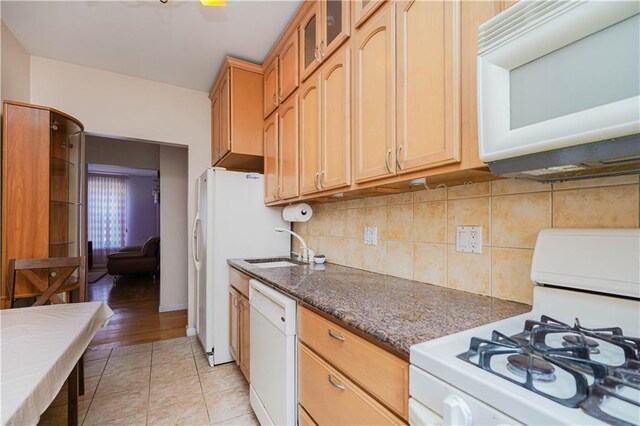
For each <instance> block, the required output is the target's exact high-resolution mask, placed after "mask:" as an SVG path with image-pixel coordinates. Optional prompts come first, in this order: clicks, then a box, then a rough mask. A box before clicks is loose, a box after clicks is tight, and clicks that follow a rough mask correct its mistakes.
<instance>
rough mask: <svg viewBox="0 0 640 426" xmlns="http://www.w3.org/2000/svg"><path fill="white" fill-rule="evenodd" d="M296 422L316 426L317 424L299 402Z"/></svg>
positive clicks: (301, 425)
mask: <svg viewBox="0 0 640 426" xmlns="http://www.w3.org/2000/svg"><path fill="white" fill-rule="evenodd" d="M298 424H299V425H300V426H316V424H317V423H316V422H315V421H314V420H313V419H312V418H311V416H310V415H309V413H307V411H306V410H305V409H304V408H302V405H300V404H298Z"/></svg>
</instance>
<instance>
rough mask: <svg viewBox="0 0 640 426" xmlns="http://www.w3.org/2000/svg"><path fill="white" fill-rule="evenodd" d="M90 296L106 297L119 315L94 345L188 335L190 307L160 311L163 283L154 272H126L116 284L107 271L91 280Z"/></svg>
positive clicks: (122, 344)
mask: <svg viewBox="0 0 640 426" xmlns="http://www.w3.org/2000/svg"><path fill="white" fill-rule="evenodd" d="M87 295H88V300H89V301H104V302H106V303H107V305H109V307H110V308H111V309H112V310H113V312H114V313H115V315H114V316H113V317H112V318H111V320H110V321H109V324H107V326H106V327H103V328H101V329H100V330H98V333H97V334H96V336H95V337H94V338H93V340H92V341H91V344H90V345H89V347H90V348H92V349H106V348H115V347H119V346H128V345H133V344H137V343H146V342H153V341H157V340H163V339H171V338H174V337H180V336H184V335H185V327H186V324H187V311H186V310H181V311H172V312H162V313H160V312H158V306H159V305H160V283H159V282H155V283H154V282H153V278H151V277H150V276H144V275H143V276H125V277H120V278H118V284H117V285H114V284H113V277H112V276H111V275H105V276H104V277H103V278H101V279H100V280H99V281H98V282H96V283H93V284H88V294H87Z"/></svg>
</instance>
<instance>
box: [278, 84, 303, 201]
mask: <svg viewBox="0 0 640 426" xmlns="http://www.w3.org/2000/svg"><path fill="white" fill-rule="evenodd" d="M278 114H279V119H278V135H279V137H278V142H279V147H278V171H279V174H278V177H279V179H278V182H279V183H278V185H279V188H278V198H280V199H282V200H286V199H287V198H293V197H297V196H298V194H299V192H298V95H297V94H294V95H293V96H291V97H290V98H289V99H288V100H287V101H285V102H284V103H283V104H282V105H281V106H280V109H279V110H278Z"/></svg>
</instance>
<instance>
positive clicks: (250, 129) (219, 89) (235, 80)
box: [209, 57, 263, 171]
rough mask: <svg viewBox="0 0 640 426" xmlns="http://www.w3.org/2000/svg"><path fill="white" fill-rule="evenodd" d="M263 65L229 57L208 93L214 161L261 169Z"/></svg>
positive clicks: (232, 167)
mask: <svg viewBox="0 0 640 426" xmlns="http://www.w3.org/2000/svg"><path fill="white" fill-rule="evenodd" d="M262 85H263V81H262V67H260V66H259V65H255V64H252V63H249V62H244V61H240V60H238V59H233V58H229V57H227V58H226V59H225V61H224V63H223V65H222V67H221V69H220V72H219V73H218V76H217V78H216V81H215V83H214V85H213V88H212V89H211V92H210V93H209V99H211V164H212V165H214V166H219V167H226V168H228V169H231V170H247V171H262V167H263V158H262V155H263V144H262V128H263V115H262V105H263V87H262Z"/></svg>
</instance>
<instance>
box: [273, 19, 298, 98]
mask: <svg viewBox="0 0 640 426" xmlns="http://www.w3.org/2000/svg"><path fill="white" fill-rule="evenodd" d="M298 53H299V49H298V31H293V32H292V33H291V35H290V36H289V38H288V39H287V41H286V42H285V44H284V46H283V47H282V50H281V51H280V53H279V54H278V102H279V103H282V102H283V101H284V100H285V99H287V98H288V97H289V95H291V94H292V93H293V91H294V90H296V89H297V88H298V63H299V60H298Z"/></svg>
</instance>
